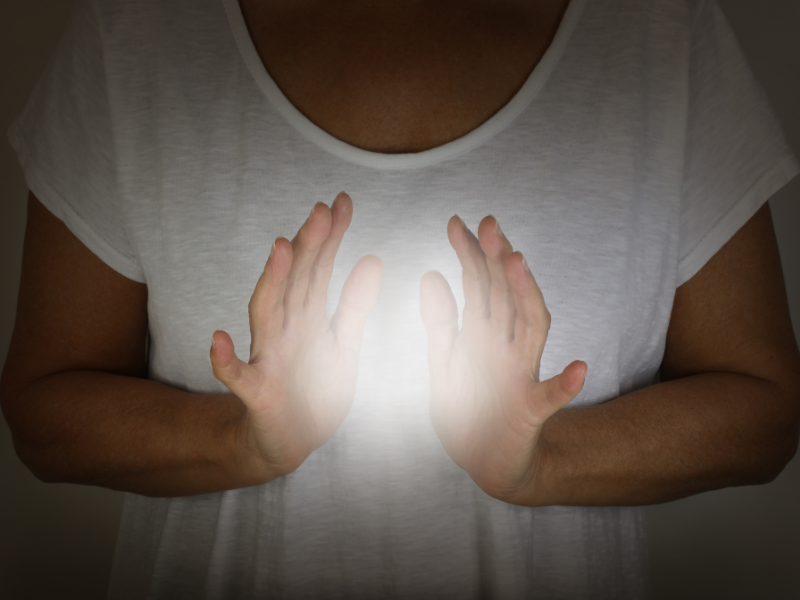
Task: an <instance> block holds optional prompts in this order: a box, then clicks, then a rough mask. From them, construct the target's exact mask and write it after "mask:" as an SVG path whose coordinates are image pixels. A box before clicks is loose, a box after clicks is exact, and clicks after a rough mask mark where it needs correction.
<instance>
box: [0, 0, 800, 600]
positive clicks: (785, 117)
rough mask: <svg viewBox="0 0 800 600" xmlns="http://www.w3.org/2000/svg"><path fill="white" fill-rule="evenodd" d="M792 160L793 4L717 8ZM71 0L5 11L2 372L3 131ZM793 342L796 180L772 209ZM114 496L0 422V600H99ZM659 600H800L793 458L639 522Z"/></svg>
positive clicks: (17, 0)
mask: <svg viewBox="0 0 800 600" xmlns="http://www.w3.org/2000/svg"><path fill="white" fill-rule="evenodd" d="M718 2H719V4H720V5H721V6H722V8H723V10H724V12H725V14H726V15H727V16H728V19H729V20H730V21H731V24H732V26H733V29H734V30H735V31H736V34H737V35H738V37H739V40H740V42H741V44H742V46H743V47H744V50H745V53H746V54H747V56H748V58H749V60H750V64H751V66H752V67H753V70H754V71H755V73H756V75H757V76H758V77H759V78H760V80H761V82H762V84H763V85H764V87H765V89H766V91H767V94H768V95H769V97H770V99H771V101H772V104H773V107H774V108H775V111H776V113H777V114H778V117H779V118H780V120H781V122H782V123H783V126H784V129H785V131H786V134H787V136H788V138H789V143H790V144H791V146H792V148H793V149H794V152H795V154H796V155H798V156H800V35H798V33H800V2H798V1H797V0H759V1H758V2H754V1H753V0H718ZM72 4H73V0H24V1H23V0H4V2H2V3H1V4H0V89H2V93H1V94H0V132H2V134H3V137H2V139H0V257H1V258H0V361H2V362H4V361H5V357H6V353H7V350H8V343H9V340H10V338H11V332H12V329H13V323H14V313H15V310H16V299H17V289H18V286H19V273H20V261H21V254H22V240H23V234H24V230H25V202H26V198H27V186H26V184H25V181H24V179H23V177H22V171H21V169H20V167H19V165H18V163H17V160H16V156H15V155H14V152H13V150H12V149H11V146H10V145H9V144H8V142H7V141H6V139H5V132H6V131H7V130H8V126H9V125H10V124H11V121H12V120H13V119H14V118H15V116H16V115H17V114H18V113H19V112H20V110H21V109H22V107H23V106H24V104H25V101H26V99H27V97H28V94H29V93H30V91H31V89H32V88H33V86H34V84H35V83H36V81H37V79H38V77H39V75H40V74H41V72H42V70H43V69H44V67H45V64H46V62H47V60H48V58H49V56H50V54H51V53H52V52H53V50H54V48H55V44H56V42H57V41H58V38H59V36H60V34H61V31H62V29H63V27H64V23H65V21H66V18H67V16H68V14H69V11H70V9H71V7H72ZM770 206H771V209H772V216H773V221H774V223H775V230H776V233H777V236H778V242H779V245H780V250H781V258H782V262H783V271H784V277H785V278H786V286H787V292H788V296H789V303H790V307H791V312H792V321H793V323H794V330H795V336H796V337H798V338H800V243H798V239H800V235H798V233H800V177H798V178H796V179H795V180H794V181H793V182H792V183H790V184H789V185H788V186H787V187H785V188H784V189H783V190H781V191H780V192H779V193H778V194H777V195H776V196H774V197H773V199H772V200H770ZM122 496H123V494H122V493H120V492H113V491H109V490H105V489H101V488H95V487H84V486H77V485H70V484H43V483H41V482H39V481H38V480H37V479H35V478H34V477H33V475H31V474H30V472H28V470H27V469H26V468H25V467H24V466H23V465H22V464H21V463H20V462H19V460H18V459H17V457H16V455H15V454H14V450H13V447H12V444H11V439H10V434H9V431H8V427H7V425H6V424H5V421H2V422H0V598H8V599H14V600H16V599H28V598H30V599H37V600H38V599H40V598H42V599H44V598H48V599H49V598H53V599H56V598H58V599H72V598H75V599H81V600H93V599H100V598H105V596H106V587H107V584H108V577H109V572H110V569H111V560H112V555H113V550H114V543H115V540H116V534H117V525H118V523H119V518H120V514H121V509H122ZM647 516H648V522H649V526H650V542H649V545H650V553H651V564H652V578H653V584H654V588H655V592H656V598H657V599H658V600H667V599H672V598H675V599H678V598H680V599H681V600H693V599H703V600H714V599H716V598H725V599H727V600H735V599H739V598H741V599H747V600H751V599H753V598H759V599H764V600H771V599H787V600H789V599H792V600H796V599H798V598H800V459H798V458H795V459H794V460H793V461H792V462H791V463H790V464H789V466H788V467H787V468H786V470H785V471H784V472H783V473H782V474H781V475H780V476H779V477H778V478H777V479H776V480H775V481H774V482H772V483H770V484H768V485H765V486H757V487H743V488H729V489H726V490H720V491H716V492H709V493H705V494H701V495H699V496H694V497H692V498H687V499H685V500H680V501H678V502H672V503H669V504H663V505H658V506H653V507H649V508H648V509H647Z"/></svg>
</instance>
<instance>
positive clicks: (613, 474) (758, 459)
mask: <svg viewBox="0 0 800 600" xmlns="http://www.w3.org/2000/svg"><path fill="white" fill-rule="evenodd" d="M793 394H794V393H793V392H792V393H789V392H786V391H784V390H782V389H781V388H780V387H778V386H777V385H775V384H773V383H770V382H768V381H765V380H763V379H757V378H755V377H751V376H747V375H741V374H736V373H702V374H698V375H695V376H691V377H686V378H682V379H676V380H673V381H669V382H664V383H660V384H658V385H654V386H650V387H648V388H644V389H641V390H638V391H636V392H634V393H631V394H627V395H625V396H623V397H620V398H618V399H616V400H613V401H610V402H606V403H604V404H602V405H598V406H594V407H587V408H580V409H563V410H561V411H559V412H558V413H556V414H555V415H554V416H553V417H551V418H550V419H549V420H548V421H547V422H546V423H545V425H544V427H543V428H542V431H541V434H540V448H541V450H542V452H541V454H540V456H541V461H540V462H539V465H538V467H539V468H538V473H537V477H536V480H535V485H532V486H529V488H528V489H527V490H526V491H525V493H524V494H523V496H522V497H521V498H519V499H518V500H517V501H515V503H519V504H526V505H529V506H537V505H581V506H598V505H600V506H615V505H642V504H654V503H659V502H667V501H671V500H676V499H678V498H682V497H685V496H689V495H692V494H697V493H700V492H704V491H708V490H713V489H719V488H723V487H727V486H735V485H748V484H757V483H766V482H768V481H771V480H772V479H773V478H774V477H776V476H777V474H778V473H779V472H780V471H781V469H782V468H783V466H784V465H785V464H786V463H787V462H788V461H789V460H790V459H791V457H792V456H793V455H794V453H795V450H796V448H797V399H796V398H794V396H793Z"/></svg>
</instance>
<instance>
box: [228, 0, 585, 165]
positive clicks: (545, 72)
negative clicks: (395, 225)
mask: <svg viewBox="0 0 800 600" xmlns="http://www.w3.org/2000/svg"><path fill="white" fill-rule="evenodd" d="M222 2H223V4H224V6H225V12H226V13H227V15H228V22H229V23H230V27H231V31H232V33H233V36H234V39H235V40H236V44H237V46H238V47H239V53H240V54H241V56H242V59H243V60H244V62H245V64H246V65H247V68H248V70H249V71H250V73H251V75H252V76H253V79H255V81H256V84H257V85H258V87H259V88H260V89H261V91H262V93H263V94H264V95H265V96H266V97H267V99H268V100H269V101H270V102H271V103H272V105H273V106H274V107H275V108H276V109H277V111H278V112H279V113H281V115H282V116H283V117H284V118H285V119H286V120H287V121H288V122H289V123H290V124H291V125H292V126H293V127H294V128H295V129H296V130H297V131H298V132H299V133H300V134H301V135H302V136H303V137H305V138H306V139H307V140H309V141H310V142H312V143H314V144H316V145H317V146H319V147H320V148H322V149H323V150H325V151H326V152H329V153H330V154H333V155H334V156H337V157H339V158H341V159H343V160H346V161H348V162H350V163H354V164H357V165H361V166H365V167H371V168H373V169H383V170H401V169H415V168H420V167H426V166H429V165H433V164H436V163H439V162H443V161H445V160H449V159H452V158H455V157H456V156H459V155H461V154H465V153H467V152H469V151H470V150H473V149H475V148H477V147H479V146H481V145H483V144H484V143H486V142H487V141H488V140H489V139H491V138H492V137H494V136H495V135H497V134H498V133H500V132H501V131H503V130H504V129H505V128H506V127H508V126H509V125H510V124H511V122H512V121H514V119H516V118H517V117H518V116H519V115H520V113H522V111H523V110H525V108H526V107H527V106H528V105H529V104H530V103H531V102H532V101H533V99H534V98H535V97H536V96H537V95H538V94H539V92H540V91H541V89H542V88H543V87H544V84H545V83H546V82H547V80H548V78H549V76H550V73H551V72H552V71H553V68H554V67H555V66H556V64H557V63H558V61H559V59H560V58H561V55H562V54H563V52H564V49H565V48H566V46H567V43H568V42H569V40H570V38H571V37H572V33H573V31H574V30H575V26H576V25H577V23H578V19H579V17H580V15H581V12H582V11H583V7H584V5H585V3H586V0H570V2H569V4H568V6H567V9H566V11H565V12H564V16H563V17H562V18H561V23H559V25H558V29H557V31H556V34H555V36H554V37H553V41H552V42H551V43H550V46H549V47H548V48H547V50H546V51H545V53H544V55H543V56H542V58H541V59H540V60H539V63H538V64H537V65H536V66H535V67H534V69H533V71H532V72H531V74H530V75H529V76H528V79H527V80H526V81H525V83H524V84H523V86H522V87H521V88H520V90H519V91H518V92H517V94H516V95H515V96H514V97H513V98H512V99H511V100H510V101H509V102H508V104H506V105H505V106H504V107H503V108H501V109H500V110H499V111H498V112H496V113H495V114H494V115H493V116H492V117H491V118H490V119H489V120H488V121H486V122H485V123H483V125H481V126H479V127H477V128H476V129H473V130H472V131H470V132H469V133H467V134H466V135H464V136H462V137H460V138H457V139H455V140H453V141H452V142H449V143H447V144H444V145H442V146H437V147H436V148H431V149H429V150H424V151H422V152H415V153H410V154H382V153H379V152H371V151H369V150H363V149H361V148H357V147H355V146H351V145H350V144H348V143H346V142H343V141H342V140H339V139H337V138H335V137H334V136H332V135H331V134H329V133H328V132H326V131H325V130H323V129H321V128H320V127H318V126H317V125H315V124H314V123H312V122H311V121H310V120H309V119H308V118H307V117H306V116H305V115H303V113H301V112H300V111H299V110H297V108H295V107H294V105H293V104H292V103H291V102H289V99H288V98H286V96H285V95H284V94H283V92H282V91H281V90H280V88H279V87H278V85H277V84H276V83H275V81H274V80H273V79H272V77H271V76H270V74H269V73H268V72H267V69H266V67H264V64H263V63H262V62H261V57H260V56H259V55H258V51H257V50H256V48H255V45H254V44H253V40H252V38H251V37H250V32H249V31H248V30H247V24H246V23H245V20H244V15H243V14H242V10H241V7H240V6H239V1H238V0H222Z"/></svg>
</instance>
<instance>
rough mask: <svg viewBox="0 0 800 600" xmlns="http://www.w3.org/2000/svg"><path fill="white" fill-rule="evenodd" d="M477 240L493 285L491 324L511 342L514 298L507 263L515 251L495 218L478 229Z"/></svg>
mask: <svg viewBox="0 0 800 600" xmlns="http://www.w3.org/2000/svg"><path fill="white" fill-rule="evenodd" d="M478 240H479V241H480V245H481V250H483V253H484V255H485V256H486V266H487V267H488V269H489V275H490V277H491V285H490V286H489V312H490V313H491V316H492V321H494V322H495V323H497V325H498V326H499V327H501V328H502V330H503V332H504V333H505V335H506V337H507V338H508V339H511V337H512V336H513V334H514V315H515V313H516V309H515V307H514V297H513V293H512V291H511V285H510V284H509V282H508V277H506V270H505V266H504V263H505V260H506V257H507V256H508V255H509V254H511V252H512V250H513V248H512V247H511V243H510V242H509V241H508V239H507V238H506V236H505V235H503V232H502V231H501V229H500V224H499V223H498V222H497V219H495V218H494V217H493V216H488V217H486V218H484V219H483V220H482V221H481V224H480V225H479V226H478Z"/></svg>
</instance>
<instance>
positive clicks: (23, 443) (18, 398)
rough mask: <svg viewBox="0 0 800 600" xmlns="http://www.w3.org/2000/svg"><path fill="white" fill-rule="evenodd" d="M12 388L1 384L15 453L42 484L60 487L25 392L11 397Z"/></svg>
mask: <svg viewBox="0 0 800 600" xmlns="http://www.w3.org/2000/svg"><path fill="white" fill-rule="evenodd" d="M4 379H5V378H4ZM9 387H10V386H9V385H8V384H7V383H5V382H4V381H0V408H1V409H2V413H3V418H4V419H5V421H6V423H7V424H8V428H9V431H10V432H11V440H12V443H13V445H14V453H15V454H16V455H17V458H18V459H19V461H20V462H21V463H22V464H23V465H25V467H27V468H28V470H29V471H30V472H31V473H32V474H33V476H34V477H36V479H38V480H39V481H41V482H43V483H60V482H61V481H62V480H61V479H59V478H58V477H56V476H55V475H54V473H53V470H52V468H49V467H48V461H47V460H46V452H45V451H46V450H47V448H45V446H46V444H43V440H41V439H40V437H41V436H37V435H36V433H37V431H38V429H39V428H38V427H37V426H36V423H35V419H32V418H31V415H30V414H29V412H30V411H26V410H25V406H26V405H27V404H28V403H27V402H25V401H24V398H23V397H22V396H23V394H22V393H21V390H15V391H16V393H11V391H12V390H10V389H9Z"/></svg>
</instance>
